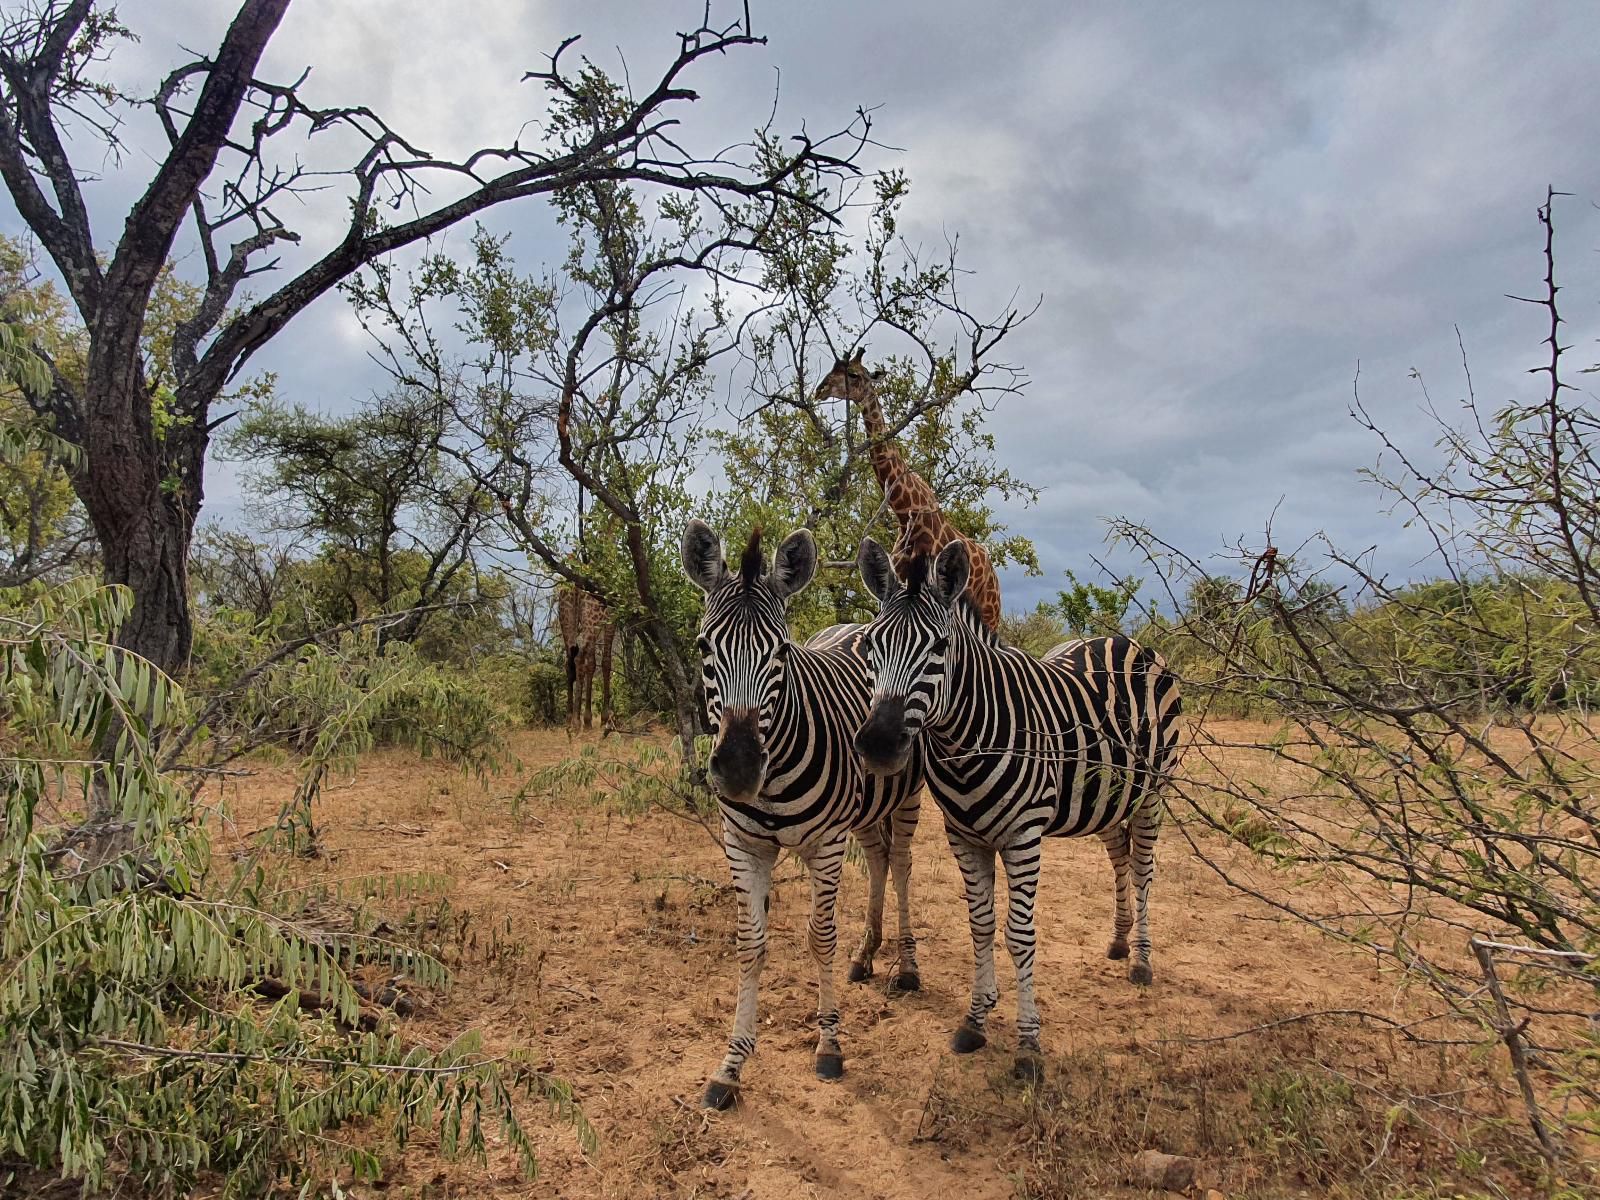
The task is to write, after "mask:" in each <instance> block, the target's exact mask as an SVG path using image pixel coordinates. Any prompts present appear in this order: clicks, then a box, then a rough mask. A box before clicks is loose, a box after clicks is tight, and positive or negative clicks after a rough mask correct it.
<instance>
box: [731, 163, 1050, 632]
mask: <svg viewBox="0 0 1600 1200" xmlns="http://www.w3.org/2000/svg"><path fill="white" fill-rule="evenodd" d="M874 186H875V202H874V204H873V207H872V209H871V212H870V214H869V217H868V223H867V231H866V235H865V238H864V239H863V240H862V242H861V244H860V245H859V246H856V245H853V244H852V242H851V240H850V239H849V238H848V237H846V236H845V234H844V233H843V232H841V231H839V230H837V229H834V228H831V227H829V226H827V225H825V224H824V223H822V222H819V221H818V220H817V219H816V215H815V214H814V213H812V212H811V211H810V210H808V209H806V208H804V207H803V206H800V205H794V206H790V207H788V208H786V209H785V210H784V211H783V213H782V214H781V218H782V219H781V220H780V221H779V222H778V225H777V227H776V228H775V229H774V230H772V231H770V232H769V235H768V239H767V244H766V247H765V269H766V275H765V278H764V283H765V285H766V287H767V288H768V289H769V290H770V292H771V293H772V295H773V298H774V304H775V308H774V310H773V311H772V312H771V313H769V314H767V316H766V319H765V320H764V321H763V322H762V323H761V324H760V326H759V327H757V328H756V329H754V331H753V332H752V333H751V334H750V338H749V340H750V347H751V354H752V357H753V360H754V361H753V364H752V366H753V370H754V373H755V383H756V394H757V397H758V402H757V403H754V404H753V405H752V406H751V409H752V411H750V412H748V413H736V414H735V416H736V418H737V419H736V420H735V421H734V423H733V424H732V425H731V427H728V428H722V429H717V430H714V431H713V432H712V433H711V435H710V441H711V445H712V447H713V448H714V449H715V451H716V452H717V455H718V457H719V459H720V467H721V471H720V474H719V476H718V483H717V487H716V492H715V494H714V495H713V497H712V505H711V511H710V513H709V514H708V516H709V518H710V519H711V521H712V523H713V525H715V526H716V527H717V528H719V529H725V530H729V531H739V532H740V533H741V534H742V532H743V531H747V530H749V529H751V528H753V527H754V526H756V525H760V526H762V527H763V528H765V529H766V530H768V532H769V533H772V534H778V535H781V534H783V533H787V532H788V531H789V530H791V529H795V528H798V527H800V526H802V525H804V526H806V527H808V528H810V529H811V531H812V532H813V533H814V534H815V535H816V538H817V543H818V548H819V549H820V551H821V555H822V559H823V562H824V564H825V566H824V569H823V570H822V571H821V572H820V574H819V575H818V578H817V581H816V582H815V583H814V584H813V585H812V586H811V587H810V588H809V589H808V590H807V591H806V592H805V593H803V594H802V595H800V596H798V597H796V599H795V600H794V602H793V603H792V604H791V610H790V611H791V622H792V624H793V625H794V627H795V630H796V633H797V635H798V636H800V637H802V638H804V637H806V636H809V635H810V634H811V633H814V632H816V631H817V630H818V629H821V628H823V627H824V626H827V625H833V624H837V623H841V622H847V621H862V620H866V619H868V618H869V617H870V616H871V614H872V613H873V612H874V611H875V605H874V604H873V602H872V600H871V597H870V596H868V595H867V594H866V593H865V591H864V590H863V589H862V587H861V585H860V581H859V579H858V578H857V574H856V571H855V569H854V562H855V557H856V551H857V548H858V547H859V546H860V543H861V539H862V537H863V536H865V535H867V534H869V533H871V534H873V535H875V536H877V537H878V538H879V539H880V540H888V541H890V542H892V541H893V540H894V538H895V536H896V535H897V532H898V531H897V526H896V523H895V518H894V516H893V514H891V513H889V512H888V511H887V509H886V507H885V505H884V495H883V491H882V488H881V486H880V485H879V483H878V480H877V477H876V475H875V474H874V473H873V469H872V466H871V462H870V458H869V455H868V454H867V452H866V447H867V444H868V438H867V436H866V431H865V428H864V425H863V421H862V415H861V413H860V412H859V411H857V410H856V408H855V407H854V406H853V405H844V404H842V403H839V404H837V411H830V410H827V409H823V408H822V407H820V406H819V405H818V404H817V403H816V402H815V401H814V400H813V399H812V396H811V393H812V392H813V391H814V389H815V387H816V384H817V382H818V380H817V378H816V377H814V376H813V374H812V373H813V371H815V370H816V368H817V366H818V365H819V363H820V364H821V365H822V367H823V368H824V369H825V368H826V367H828V366H831V365H832V349H831V348H832V347H835V346H848V345H850V344H852V343H855V342H858V341H860V340H861V339H863V338H865V337H867V336H868V334H869V333H871V332H872V331H874V330H875V331H877V332H878V333H879V334H882V335H885V336H888V335H893V336H896V337H901V338H905V337H909V338H910V339H911V344H912V346H913V347H916V349H915V350H914V351H913V353H914V355H915V357H912V356H887V355H885V356H882V357H881V358H878V359H876V360H875V361H874V363H873V366H874V367H878V368H882V369H883V372H884V374H883V376H882V378H881V380H880V381H879V383H878V396H879V400H880V403H881V406H882V408H883V411H884V418H885V420H886V421H887V423H888V427H889V428H890V429H891V430H896V429H898V430H900V432H899V433H898V434H897V436H896V437H895V442H896V444H897V446H898V447H899V450H900V452H901V454H902V456H903V458H904V459H905V461H906V463H907V465H909V466H910V467H911V468H912V469H913V470H915V471H916V472H917V473H918V474H920V475H921V476H922V477H923V478H925V479H926V480H927V481H928V482H929V484H930V485H931V486H932V488H933V490H934V493H935V494H936V495H937V496H938V497H939V503H940V506H941V508H942V509H943V510H944V512H945V513H946V515H947V516H948V517H949V518H950V519H951V521H952V522H953V523H954V524H955V525H956V527H957V528H959V529H960V530H961V531H962V532H963V533H965V534H966V535H967V536H969V537H972V538H975V539H977V540H979V541H982V542H984V543H985V544H986V545H987V546H988V548H989V551H990V553H991V555H992V557H993V559H994V561H995V563H996V565H1004V564H1007V563H1018V564H1021V565H1023V566H1025V567H1027V568H1029V569H1030V570H1031V571H1035V572H1036V571H1037V570H1038V562H1037V559H1036V558H1035V556H1034V551H1033V545H1032V543H1031V542H1030V541H1029V540H1028V539H1027V538H1025V537H1021V536H1018V535H1011V536H1005V530H1004V527H1003V526H1001V525H1000V524H998V523H997V522H996V520H995V517H994V511H993V508H992V507H991V505H992V504H993V502H994V501H995V500H996V499H1005V500H1012V499H1018V498H1021V499H1023V500H1024V501H1030V502H1031V500H1032V499H1033V498H1034V497H1035V495H1036V489H1034V488H1033V487H1031V486H1029V485H1028V484H1026V483H1024V482H1022V481H1021V480H1019V479H1017V478H1016V477H1015V476H1014V475H1013V474H1012V473H1011V471H1010V470H1009V469H1007V468H1004V467H1002V466H1000V465H999V464H998V463H997V462H996V461H995V456H994V449H995V442H994V436H993V435H992V434H991V433H989V432H988V431H987V429H986V428H985V419H986V417H987V415H988V411H987V408H986V406H985V404H984V403H983V402H982V401H981V399H980V398H979V397H978V396H977V395H975V394H973V393H971V392H968V391H967V385H968V383H970V382H971V379H970V377H968V378H967V382H965V383H964V382H962V380H963V378H964V375H963V372H964V371H965V372H967V373H968V376H970V373H971V372H973V371H976V370H977V367H976V365H975V364H971V363H969V364H965V365H963V364H962V363H961V362H960V361H959V359H958V356H957V353H956V351H955V350H954V349H935V348H934V347H936V346H947V345H949V344H950V343H949V342H947V341H946V340H945V337H946V331H945V329H944V327H943V325H942V324H941V322H942V321H943V320H944V319H945V318H947V317H948V316H949V314H950V308H951V305H952V293H951V292H950V287H951V283H952V280H953V279H954V271H955V268H954V264H953V263H952V262H943V261H941V262H939V263H938V264H936V265H933V266H927V265H924V264H922V263H920V262H918V261H917V259H916V257H915V255H913V254H912V253H910V252H909V251H908V250H906V249H905V247H904V246H903V244H902V243H901V242H900V241H899V240H898V236H897V229H898V221H899V217H900V213H901V210H902V208H903V206H904V204H905V201H906V198H907V196H908V195H909V191H910V184H909V183H908V181H907V180H906V177H905V176H904V175H903V174H901V173H899V172H889V173H885V174H883V175H880V176H878V177H877V179H876V180H875V183H874ZM902 425H903V426H904V428H903V429H902V428H901V426H902ZM830 563H831V564H838V565H836V566H833V567H829V566H827V565H826V564H830Z"/></svg>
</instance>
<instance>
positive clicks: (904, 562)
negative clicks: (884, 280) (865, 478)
mask: <svg viewBox="0 0 1600 1200" xmlns="http://www.w3.org/2000/svg"><path fill="white" fill-rule="evenodd" d="M864 353H865V351H864V350H857V351H856V352H855V356H854V357H852V358H848V359H845V358H841V359H839V360H837V361H836V362H835V363H834V364H833V370H831V371H829V372H828V373H827V375H825V376H824V377H823V380H822V382H821V383H820V384H818V385H817V393H816V398H817V399H818V400H828V399H839V400H845V401H848V402H849V403H852V404H854V405H856V406H857V407H859V408H860V409H861V418H862V420H863V421H864V422H865V424H866V427H867V451H868V453H869V454H870V455H871V457H872V470H873V473H874V474H875V475H877V477H878V485H879V486H880V487H882V488H883V494H884V496H885V497H886V498H887V499H888V501H889V508H890V510H891V511H893V513H894V515H895V520H896V521H897V522H898V523H899V525H900V536H899V537H898V538H897V539H896V540H895V543H894V549H893V550H892V551H891V552H890V558H891V560H892V561H893V563H894V571H895V574H896V575H898V576H899V577H900V579H901V581H902V582H905V581H906V580H907V578H908V576H907V571H908V570H909V569H910V566H911V560H912V558H913V557H915V555H916V554H917V553H918V552H919V551H921V552H923V553H926V554H938V553H939V551H940V550H943V549H944V548H945V547H946V546H948V545H949V544H950V543H951V542H957V541H959V542H965V543H966V544H967V556H968V558H969V560H970V561H971V564H972V575H971V578H970V581H969V582H968V584H967V598H968V600H969V601H970V602H971V603H972V606H973V607H974V608H976V609H977V610H978V616H979V617H980V618H981V619H982V621H983V623H984V624H985V625H987V626H988V627H989V628H990V629H998V628H999V627H1000V580H999V579H998V578H997V577H996V576H995V573H994V563H992V562H991V561H990V560H989V551H988V550H987V549H986V548H985V547H984V545H983V543H982V542H975V541H973V540H972V539H971V538H969V537H967V536H966V534H964V533H962V532H961V531H960V530H959V529H957V528H956V527H955V526H954V525H953V524H951V523H950V518H949V517H947V516H945V515H944V511H943V510H942V509H941V508H940V507H939V499H938V497H937V496H935V495H934V494H933V488H932V487H930V486H929V485H928V481H927V480H926V479H924V478H923V477H922V476H921V475H918V474H917V473H916V472H915V471H913V470H912V469H911V467H910V466H909V465H908V464H907V463H906V460H905V459H904V458H903V457H902V456H901V454H900V448H899V447H898V446H896V445H895V443H894V440H893V439H892V438H891V437H890V436H889V423H888V421H886V420H884V416H883V407H882V406H881V405H880V404H879V403H878V385H877V380H878V378H879V377H880V375H881V373H879V374H876V375H875V374H874V373H873V372H871V371H869V370H867V368H866V366H865V365H863V363H862V361H861V358H862V355H863V354H864Z"/></svg>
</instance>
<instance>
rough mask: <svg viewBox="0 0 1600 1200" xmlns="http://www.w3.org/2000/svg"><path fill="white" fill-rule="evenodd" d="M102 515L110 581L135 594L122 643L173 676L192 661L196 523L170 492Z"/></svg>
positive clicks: (101, 529)
mask: <svg viewBox="0 0 1600 1200" xmlns="http://www.w3.org/2000/svg"><path fill="white" fill-rule="evenodd" d="M108 516H112V517H113V519H111V520H107V521H105V522H102V521H99V520H97V521H96V522H95V527H96V529H97V531H98V532H99V534H100V545H101V547H102V554H103V555H104V559H105V579H106V582H107V583H120V584H123V585H125V586H126V587H128V588H129V589H130V590H131V591H132V592H133V596H134V605H133V614H132V615H131V616H130V617H129V618H128V621H127V623H126V624H124V625H123V627H122V630H121V632H120V633H119V634H118V635H117V644H118V645H119V646H122V647H123V648H124V649H127V650H131V651H133V652H134V653H135V654H138V655H140V656H141V657H143V658H147V659H149V660H150V661H151V662H152V663H154V664H155V665H156V666H158V667H160V668H161V669H162V670H163V671H165V672H166V673H167V674H168V675H173V676H177V675H180V674H181V673H182V672H183V670H184V669H185V668H186V667H187V666H188V664H189V652H190V650H191V648H192V646H193V644H194V625H193V621H192V618H191V615H190V612H189V588H188V581H189V535H190V533H191V531H192V530H193V528H194V522H193V520H192V519H191V518H189V517H188V516H187V515H185V514H184V513H182V512H181V511H180V510H179V509H178V506H177V505H176V504H174V503H173V502H171V501H170V500H169V499H168V498H167V497H165V496H162V497H159V498H158V499H157V500H156V501H155V502H154V503H150V502H149V501H134V502H133V503H131V504H129V505H128V506H127V508H126V511H124V512H121V513H117V514H114V516H113V515H111V514H108Z"/></svg>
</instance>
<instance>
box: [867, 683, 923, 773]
mask: <svg viewBox="0 0 1600 1200" xmlns="http://www.w3.org/2000/svg"><path fill="white" fill-rule="evenodd" d="M915 740H916V735H915V734H914V733H913V732H912V730H911V728H910V727H909V726H908V725H907V724H906V702H905V699H904V698H903V697H900V696H880V697H878V698H877V699H876V700H874V701H873V702H872V708H871V710H870V711H869V712H868V713H867V719H866V720H865V721H864V722H862V724H861V728H860V729H858V730H856V736H855V749H856V753H857V754H859V755H860V756H861V761H862V764H863V765H864V766H865V767H866V768H867V770H869V771H871V772H872V773H873V774H874V775H897V774H899V773H900V772H901V771H903V770H905V768H906V764H907V762H908V761H909V760H910V758H911V743H912V742H913V741H915Z"/></svg>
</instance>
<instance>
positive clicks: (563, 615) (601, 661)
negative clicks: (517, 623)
mask: <svg viewBox="0 0 1600 1200" xmlns="http://www.w3.org/2000/svg"><path fill="white" fill-rule="evenodd" d="M556 624H557V625H558V626H559V627H560V630H561V645H562V647H563V649H565V651H566V658H567V728H568V729H572V730H576V729H577V728H578V721H579V717H580V715H581V716H582V720H583V727H584V728H585V729H591V728H593V726H594V676H595V670H596V668H597V667H598V669H599V672H600V726H601V728H602V729H603V728H606V727H608V726H609V725H610V724H611V651H612V644H613V643H614V642H615V641H616V637H617V629H616V626H615V625H613V624H612V623H611V614H610V613H608V612H607V611H606V606H605V605H604V604H603V603H601V601H600V597H598V596H596V595H595V594H594V593H593V592H586V591H583V590H582V589H580V588H578V587H576V586H575V585H573V584H570V583H564V584H562V585H561V586H560V587H558V588H557V589H556ZM597 658H598V662H597V661H596V660H597Z"/></svg>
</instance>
